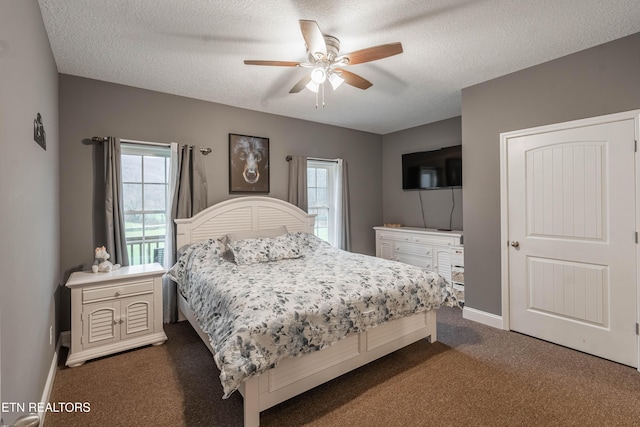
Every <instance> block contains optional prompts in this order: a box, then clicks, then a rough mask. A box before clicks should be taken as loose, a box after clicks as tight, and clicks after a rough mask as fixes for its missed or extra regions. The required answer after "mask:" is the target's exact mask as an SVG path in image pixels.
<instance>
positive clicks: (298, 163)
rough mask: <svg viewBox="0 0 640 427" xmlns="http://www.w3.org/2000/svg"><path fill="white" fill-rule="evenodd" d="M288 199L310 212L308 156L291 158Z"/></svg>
mask: <svg viewBox="0 0 640 427" xmlns="http://www.w3.org/2000/svg"><path fill="white" fill-rule="evenodd" d="M287 201H288V202H289V203H291V204H292V205H296V206H297V207H299V208H300V209H302V210H303V211H305V212H308V207H309V206H308V202H307V158H306V157H304V156H293V157H292V158H291V160H289V191H288V195H287Z"/></svg>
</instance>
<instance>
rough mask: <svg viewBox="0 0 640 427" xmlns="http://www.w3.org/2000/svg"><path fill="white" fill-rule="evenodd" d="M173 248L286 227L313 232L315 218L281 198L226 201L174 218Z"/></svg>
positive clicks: (245, 198) (240, 198)
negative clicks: (190, 214)
mask: <svg viewBox="0 0 640 427" xmlns="http://www.w3.org/2000/svg"><path fill="white" fill-rule="evenodd" d="M175 223H176V228H177V237H176V247H178V248H180V247H182V246H184V245H188V244H191V243H195V242H198V241H200V240H206V239H211V238H218V237H222V236H224V235H225V234H227V233H231V232H235V231H245V230H262V229H265V228H274V227H278V226H281V225H285V226H286V227H287V230H289V231H306V232H310V233H312V232H313V226H314V224H315V215H312V214H308V213H306V212H305V211H303V210H302V209H300V208H298V207H297V206H294V205H292V204H290V203H287V202H285V201H283V200H280V199H275V198H273V197H264V196H248V197H238V198H235V199H229V200H225V201H224V202H220V203H218V204H216V205H213V206H209V207H208V208H207V209H205V210H203V211H202V212H200V213H198V214H196V215H195V216H193V217H191V218H186V219H176V220H175Z"/></svg>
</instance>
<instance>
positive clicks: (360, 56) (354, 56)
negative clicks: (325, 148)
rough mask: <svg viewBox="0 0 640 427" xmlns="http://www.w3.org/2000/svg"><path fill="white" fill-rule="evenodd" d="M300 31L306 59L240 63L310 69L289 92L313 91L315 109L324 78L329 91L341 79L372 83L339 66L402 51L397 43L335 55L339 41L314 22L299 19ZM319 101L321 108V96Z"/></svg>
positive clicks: (361, 84)
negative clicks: (329, 86)
mask: <svg viewBox="0 0 640 427" xmlns="http://www.w3.org/2000/svg"><path fill="white" fill-rule="evenodd" d="M300 30H301V31H302V37H303V38H304V41H305V44H306V48H307V53H308V58H309V61H308V62H294V61H263V60H245V61H244V63H245V64H247V65H267V66H277V67H303V68H309V69H311V72H309V73H308V74H307V75H305V76H304V77H303V78H302V79H300V81H299V82H298V83H296V84H295V85H294V86H293V87H292V88H291V90H290V91H289V93H297V92H300V91H301V90H302V89H304V88H305V87H306V88H307V89H309V90H310V91H312V92H315V93H316V108H317V107H318V102H317V96H318V95H317V94H318V92H319V90H320V89H322V91H323V93H324V83H325V82H326V81H329V83H330V84H331V87H332V88H333V90H336V89H337V88H338V86H340V85H341V84H342V83H343V82H344V83H347V84H348V85H351V86H354V87H357V88H358V89H363V90H364V89H368V88H370V87H371V86H372V85H373V84H372V83H371V82H370V81H368V80H367V79H365V78H363V77H360V76H359V75H357V74H355V73H352V72H350V71H347V70H345V69H344V68H342V67H346V66H348V65H356V64H362V63H365V62H371V61H376V60H378V59H383V58H387V57H389V56H393V55H397V54H399V53H402V52H403V50H402V44H401V43H389V44H383V45H379V46H373V47H369V48H366V49H361V50H357V51H354V52H351V53H347V54H344V55H339V51H340V40H338V38H336V37H334V36H330V35H328V34H323V33H322V31H320V27H319V26H318V24H317V23H316V21H308V20H304V19H301V20H300ZM322 104H323V105H322V106H323V107H324V96H323V103H322Z"/></svg>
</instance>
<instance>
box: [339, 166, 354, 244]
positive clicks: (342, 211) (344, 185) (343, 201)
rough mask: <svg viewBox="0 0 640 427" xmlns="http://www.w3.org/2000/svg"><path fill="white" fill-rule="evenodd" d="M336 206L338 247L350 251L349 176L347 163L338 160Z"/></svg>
mask: <svg viewBox="0 0 640 427" xmlns="http://www.w3.org/2000/svg"><path fill="white" fill-rule="evenodd" d="M336 175H337V180H336V187H337V188H336V189H337V191H336V193H337V194H338V196H337V197H336V199H337V200H336V206H337V211H338V213H337V215H336V216H337V217H338V218H339V220H338V224H337V229H338V230H339V232H338V247H339V248H340V249H344V250H345V251H351V221H350V216H351V208H350V206H349V174H348V172H347V162H345V161H344V160H343V159H338V168H337V171H336Z"/></svg>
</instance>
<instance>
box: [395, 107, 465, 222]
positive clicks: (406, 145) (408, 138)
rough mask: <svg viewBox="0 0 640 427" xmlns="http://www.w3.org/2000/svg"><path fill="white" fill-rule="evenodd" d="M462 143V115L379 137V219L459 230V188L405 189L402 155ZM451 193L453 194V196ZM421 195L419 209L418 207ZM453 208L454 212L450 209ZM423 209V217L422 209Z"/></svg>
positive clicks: (460, 214) (460, 215) (460, 209)
mask: <svg viewBox="0 0 640 427" xmlns="http://www.w3.org/2000/svg"><path fill="white" fill-rule="evenodd" d="M461 143H462V128H461V118H460V117H454V118H451V119H447V120H442V121H439V122H435V123H430V124H427V125H423V126H418V127H415V128H411V129H406V130H403V131H399V132H394V133H390V134H387V135H384V136H383V137H382V203H383V205H382V207H383V211H382V219H383V221H384V222H385V223H399V224H404V225H405V226H410V227H425V226H426V227H427V228H449V222H450V220H451V224H452V225H451V228H453V229H455V230H462V189H454V190H453V194H452V191H451V190H450V189H443V190H425V191H415V190H411V191H404V190H403V189H402V155H403V154H406V153H413V152H416V151H429V150H436V149H438V148H442V147H449V146H452V145H460V144H461ZM452 196H453V197H452ZM420 197H422V209H421V207H420V203H421V202H420ZM452 209H453V215H451V211H452ZM423 210H424V220H423V217H422V213H423Z"/></svg>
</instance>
